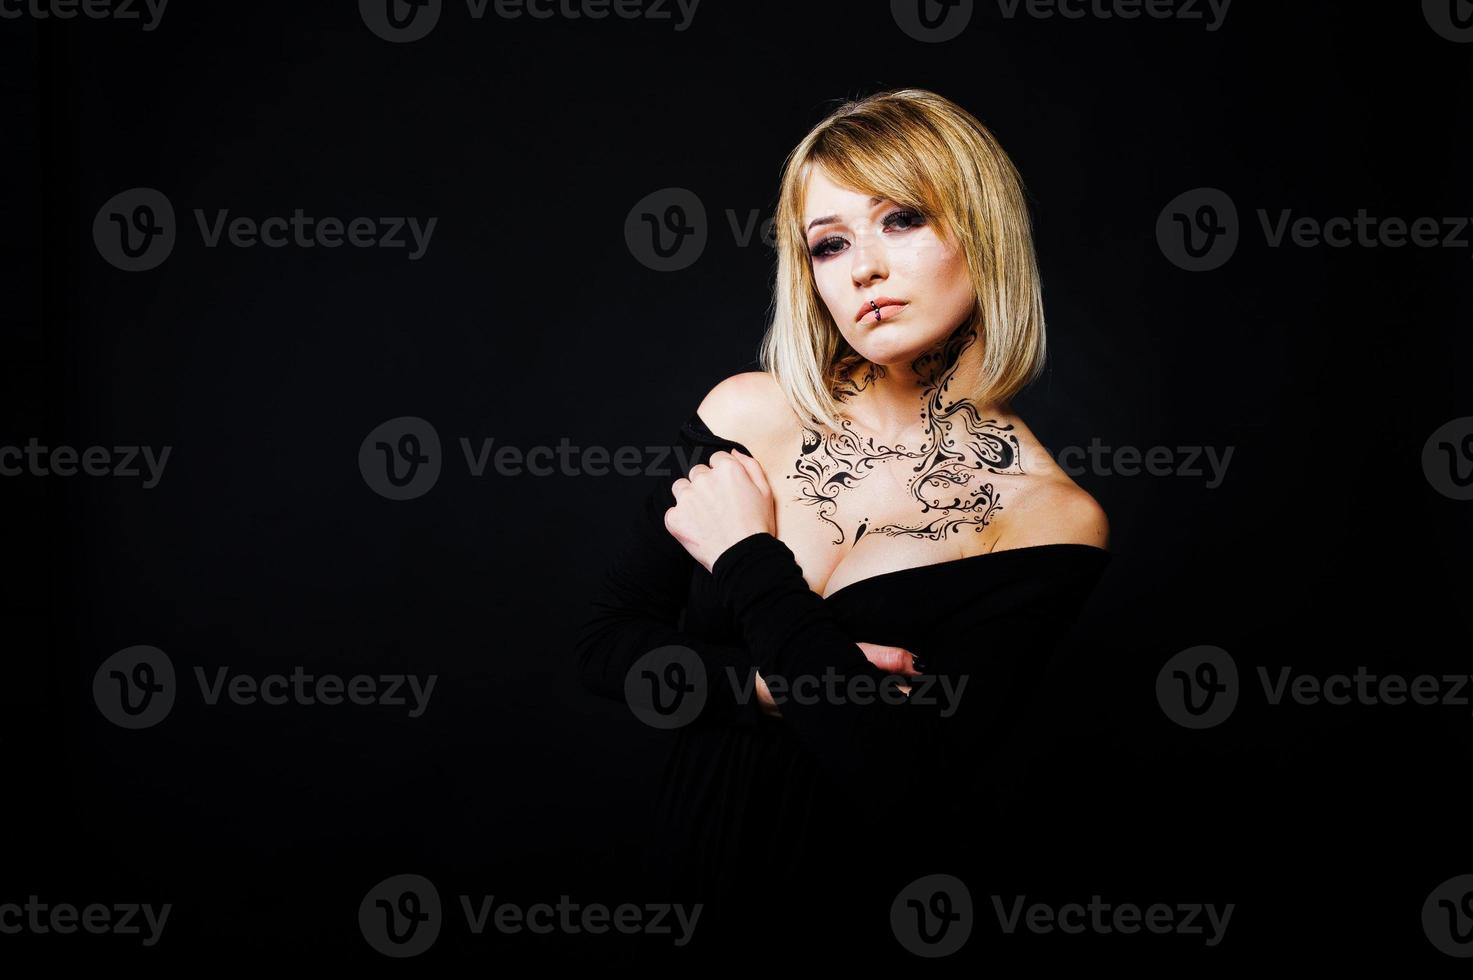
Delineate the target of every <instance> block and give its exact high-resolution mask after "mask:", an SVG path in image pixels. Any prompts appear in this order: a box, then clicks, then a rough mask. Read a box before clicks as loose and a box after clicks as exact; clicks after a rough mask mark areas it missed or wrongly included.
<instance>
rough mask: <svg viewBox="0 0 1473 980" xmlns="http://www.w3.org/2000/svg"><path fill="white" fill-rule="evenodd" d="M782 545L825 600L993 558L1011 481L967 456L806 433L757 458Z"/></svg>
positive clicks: (812, 586)
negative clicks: (933, 568) (888, 578)
mask: <svg viewBox="0 0 1473 980" xmlns="http://www.w3.org/2000/svg"><path fill="white" fill-rule="evenodd" d="M758 462H760V463H761V464H762V468H763V471H764V473H765V474H766V475H767V480H768V483H769V485H770V486H771V487H772V493H773V498H774V505H775V509H776V519H777V538H778V539H779V540H780V541H782V542H783V543H784V544H786V545H787V546H788V547H789V548H790V549H791V550H792V551H793V554H794V556H795V557H796V558H797V560H798V564H799V566H800V567H801V568H802V569H803V576H804V579H805V580H806V581H807V582H808V586H809V588H811V589H813V590H814V591H815V592H817V593H819V594H820V595H822V596H825V597H827V596H828V595H831V594H832V593H834V592H835V591H837V590H839V589H841V588H843V587H844V586H846V585H849V584H852V583H854V582H857V581H860V580H862V579H866V578H871V577H874V576H876V575H882V574H885V573H887V572H893V571H899V570H901V569H906V568H912V567H915V566H919V565H930V564H936V563H940V562H946V561H952V560H955V559H958V558H965V557H970V556H971V555H976V554H981V553H983V552H987V551H990V550H992V547H993V545H994V544H995V542H996V538H997V534H998V530H999V529H998V526H997V519H998V518H999V517H1000V514H1001V512H1002V509H1003V504H1004V501H1005V499H1006V498H1007V496H1008V495H1009V493H1010V488H1009V487H1008V481H1009V475H1008V474H1007V473H1006V472H1003V473H998V472H995V471H994V469H993V468H990V467H989V466H988V465H987V461H986V460H984V459H981V458H978V457H975V456H969V455H967V454H965V453H957V452H941V453H936V452H927V451H925V447H919V448H917V449H913V450H912V449H906V448H905V447H881V449H879V450H876V449H875V447H874V446H873V444H869V445H863V444H858V443H855V442H854V441H852V440H849V441H847V442H846V441H845V440H843V439H840V438H835V437H834V436H832V435H830V436H828V437H827V438H825V437H819V436H818V435H817V433H815V432H813V431H812V430H805V431H804V432H803V433H802V434H801V436H800V438H799V439H795V440H794V441H793V442H792V443H790V444H789V445H786V446H783V447H774V448H772V449H770V450H768V451H767V452H765V453H764V454H763V456H762V457H759V459H758Z"/></svg>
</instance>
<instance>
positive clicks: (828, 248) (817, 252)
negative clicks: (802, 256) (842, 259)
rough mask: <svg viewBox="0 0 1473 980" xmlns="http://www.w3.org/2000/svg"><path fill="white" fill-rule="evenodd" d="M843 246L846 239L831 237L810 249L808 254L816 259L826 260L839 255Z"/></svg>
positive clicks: (836, 236)
mask: <svg viewBox="0 0 1473 980" xmlns="http://www.w3.org/2000/svg"><path fill="white" fill-rule="evenodd" d="M843 245H844V239H842V238H840V237H839V236H838V235H830V236H829V237H827V238H824V239H822V240H820V241H818V242H817V243H815V244H814V245H812V246H810V247H809V249H808V254H809V255H811V256H813V257H814V258H815V259H826V258H828V257H829V256H830V255H835V254H837V253H838V252H839V251H840V249H841V247H842V246H843Z"/></svg>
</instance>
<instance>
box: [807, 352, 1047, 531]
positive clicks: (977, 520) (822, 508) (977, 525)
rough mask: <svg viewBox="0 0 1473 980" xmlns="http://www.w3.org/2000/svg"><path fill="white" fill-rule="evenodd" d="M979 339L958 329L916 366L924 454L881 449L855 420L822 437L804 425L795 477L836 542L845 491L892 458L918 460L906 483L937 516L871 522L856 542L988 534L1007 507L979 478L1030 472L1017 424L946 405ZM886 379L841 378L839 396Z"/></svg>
mask: <svg viewBox="0 0 1473 980" xmlns="http://www.w3.org/2000/svg"><path fill="white" fill-rule="evenodd" d="M976 338H977V332H976V330H975V329H972V328H967V329H966V330H965V331H958V332H957V333H956V334H953V335H952V337H951V339H950V340H948V341H947V342H946V344H945V345H944V346H943V348H942V349H941V350H940V351H939V352H933V353H929V354H925V355H922V356H921V357H919V358H917V359H916V360H915V361H914V362H913V363H912V365H911V367H912V368H913V369H914V370H915V372H916V374H917V375H918V376H919V377H920V378H921V379H922V380H921V381H920V382H919V384H920V386H921V387H922V388H923V390H924V396H923V398H922V406H923V407H922V411H921V420H922V421H923V422H924V423H925V437H924V442H923V444H922V445H921V447H920V449H918V450H915V451H910V450H907V449H906V448H905V446H904V445H903V444H902V445H897V446H885V445H877V444H876V443H875V441H874V439H872V438H868V437H864V436H861V435H859V434H858V433H856V432H855V431H854V429H853V427H852V426H851V424H850V422H849V420H848V419H843V420H841V422H840V427H841V429H842V430H843V431H841V432H828V433H824V434H820V433H819V432H818V431H816V430H814V429H811V428H808V427H806V426H805V427H804V429H803V449H802V454H801V455H800V456H799V457H798V460H797V462H796V464H795V468H796V469H797V473H796V474H794V475H790V476H788V479H789V480H797V481H798V482H799V483H800V484H801V486H800V490H799V495H798V497H797V498H795V499H797V500H800V501H802V502H803V503H806V504H808V505H810V506H812V507H815V508H816V510H817V513H818V516H819V519H820V520H822V521H823V522H824V523H826V524H828V525H830V526H831V527H833V529H834V531H835V533H836V534H837V537H835V538H834V541H833V543H834V544H843V543H844V540H845V534H844V528H843V527H841V526H840V525H839V523H838V522H837V521H835V520H834V515H835V514H836V513H837V512H838V509H839V495H840V493H841V492H842V491H844V490H847V489H849V488H851V487H853V486H855V485H856V484H857V483H858V482H859V481H860V480H863V479H864V478H865V477H866V476H867V475H869V473H870V471H871V470H873V469H874V467H875V466H876V465H877V464H879V463H881V462H884V461H887V460H897V459H900V460H915V465H913V466H911V467H910V472H911V475H910V476H909V477H908V478H907V480H906V484H907V490H908V492H909V494H910V496H911V497H912V498H913V499H915V500H916V501H917V502H918V503H919V504H920V505H921V513H922V514H926V515H933V514H934V515H935V516H928V517H926V518H925V519H923V520H922V521H921V522H920V523H918V524H915V525H913V526H908V525H904V524H885V525H882V526H880V527H870V526H869V520H868V518H866V519H864V520H861V521H860V522H859V523H858V525H857V526H856V528H855V532H854V539H853V544H858V543H859V539H860V538H862V537H864V535H865V534H866V533H872V532H882V533H884V534H886V535H888V536H890V537H895V536H896V535H901V534H904V535H909V536H913V537H923V538H927V539H929V540H931V541H941V540H944V539H945V538H946V536H947V534H948V533H949V532H951V531H955V530H956V529H958V528H960V527H971V528H973V529H974V530H975V531H976V532H977V533H978V534H980V533H982V529H983V528H985V527H986V526H987V525H988V524H989V523H990V522H991V520H992V518H993V515H995V514H996V513H997V512H998V511H999V510H1001V509H1002V501H1001V498H1000V496H999V494H998V492H997V490H996V488H994V487H993V485H992V484H991V483H988V482H983V481H982V480H980V479H979V477H981V476H983V475H985V474H1006V475H1021V474H1022V473H1023V467H1022V463H1021V458H1022V450H1021V448H1020V447H1019V444H1018V437H1017V436H1016V435H1014V434H1013V426H1012V425H1011V424H1009V425H1003V424H1000V423H999V422H998V421H997V420H996V419H983V418H982V417H981V414H980V413H979V412H978V411H977V407H976V406H975V405H974V404H972V403H971V402H970V401H967V400H965V399H963V400H960V401H955V402H951V403H950V404H947V405H943V404H942V396H943V394H944V393H945V391H946V389H947V387H948V386H949V385H950V384H951V382H952V380H953V377H954V376H955V374H956V368H957V362H958V358H959V357H960V355H961V353H962V352H963V351H964V350H966V349H967V347H969V346H970V345H971V344H972V343H973V341H975V340H976ZM883 376H884V367H883V366H879V367H876V368H874V369H873V370H871V371H870V372H869V373H868V374H866V376H865V378H864V380H863V382H862V383H860V384H858V385H856V384H855V383H854V382H853V381H852V380H850V379H848V378H844V379H841V381H840V382H839V384H838V386H837V387H836V388H835V390H834V395H835V396H836V397H837V398H839V399H840V400H845V399H848V398H850V397H852V396H853V395H855V394H858V393H859V392H860V391H862V390H863V389H864V388H866V387H868V386H869V385H870V383H872V382H873V381H874V380H876V379H877V378H879V377H883ZM851 547H852V545H851Z"/></svg>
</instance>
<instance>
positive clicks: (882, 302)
mask: <svg viewBox="0 0 1473 980" xmlns="http://www.w3.org/2000/svg"><path fill="white" fill-rule="evenodd" d="M877 306H878V307H879V315H878V317H876V314H875V307H877ZM905 306H906V301H905V300H903V299H896V298H895V297H893V296H876V297H874V299H873V300H872V301H871V300H865V301H864V305H863V306H861V307H860V308H859V312H858V313H856V314H855V315H854V322H855V323H859V322H860V321H861V320H863V319H864V318H865V317H869V318H870V320H871V321H872V322H883V321H884V320H885V319H887V318H888V317H890V316H892V315H893V314H895V313H899V312H900V311H901V310H902V309H903V308H904V307H905Z"/></svg>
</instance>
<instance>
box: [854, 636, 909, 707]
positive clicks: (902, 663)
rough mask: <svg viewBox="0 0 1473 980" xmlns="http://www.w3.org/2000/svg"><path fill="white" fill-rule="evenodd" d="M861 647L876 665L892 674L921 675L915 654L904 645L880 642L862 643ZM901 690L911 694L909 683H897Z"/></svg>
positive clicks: (866, 656) (904, 675)
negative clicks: (884, 644)
mask: <svg viewBox="0 0 1473 980" xmlns="http://www.w3.org/2000/svg"><path fill="white" fill-rule="evenodd" d="M857 645H858V647H859V649H861V650H863V651H864V655H865V658H866V659H868V660H869V662H870V663H872V664H874V665H875V666H876V667H878V668H880V669H881V670H883V671H885V672H886V673H890V674H900V675H901V676H902V677H920V676H921V672H920V671H919V670H916V666H915V662H916V658H915V654H913V653H911V652H910V651H909V650H907V649H905V648H904V647H887V646H881V645H880V644H878V643H860V644H857ZM896 686H897V687H898V688H900V690H901V691H903V692H905V693H906V694H907V695H909V694H910V685H909V684H897V685H896Z"/></svg>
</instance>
